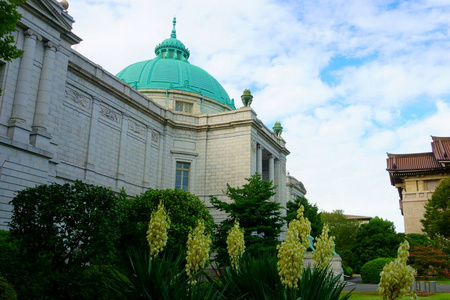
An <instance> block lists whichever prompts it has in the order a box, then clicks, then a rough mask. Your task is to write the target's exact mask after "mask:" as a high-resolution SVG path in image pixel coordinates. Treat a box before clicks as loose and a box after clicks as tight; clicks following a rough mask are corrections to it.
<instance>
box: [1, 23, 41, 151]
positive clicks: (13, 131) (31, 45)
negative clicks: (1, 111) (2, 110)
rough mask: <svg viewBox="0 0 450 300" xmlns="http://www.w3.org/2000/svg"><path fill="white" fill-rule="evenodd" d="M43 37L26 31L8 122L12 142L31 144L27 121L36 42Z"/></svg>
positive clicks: (29, 30)
mask: <svg viewBox="0 0 450 300" xmlns="http://www.w3.org/2000/svg"><path fill="white" fill-rule="evenodd" d="M38 40H39V41H40V40H42V38H41V36H40V35H39V34H37V33H35V32H34V31H33V30H31V29H28V30H26V31H25V41H24V49H23V50H24V54H23V55H22V58H21V61H20V67H19V75H18V78H17V85H16V93H15V98H14V103H13V107H12V113H11V117H10V119H9V121H8V136H9V138H11V139H12V140H15V141H18V142H21V143H25V144H28V143H29V142H30V131H31V127H30V125H31V124H30V120H27V107H28V102H29V94H30V85H31V78H32V73H33V62H34V57H35V53H36V42H37V41H38Z"/></svg>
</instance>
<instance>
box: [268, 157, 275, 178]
mask: <svg viewBox="0 0 450 300" xmlns="http://www.w3.org/2000/svg"><path fill="white" fill-rule="evenodd" d="M269 180H271V181H275V157H274V156H273V154H269ZM274 184H275V182H274Z"/></svg>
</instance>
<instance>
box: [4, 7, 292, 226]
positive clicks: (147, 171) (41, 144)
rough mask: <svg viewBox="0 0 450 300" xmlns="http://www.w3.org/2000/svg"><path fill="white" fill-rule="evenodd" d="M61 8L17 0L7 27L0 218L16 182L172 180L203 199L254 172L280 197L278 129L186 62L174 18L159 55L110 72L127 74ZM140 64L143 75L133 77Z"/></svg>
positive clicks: (132, 184) (145, 183) (282, 152)
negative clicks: (12, 27)
mask: <svg viewBox="0 0 450 300" xmlns="http://www.w3.org/2000/svg"><path fill="white" fill-rule="evenodd" d="M74 5H76V3H75V4H74ZM66 9H67V7H64V6H63V4H61V3H58V2H57V1H55V0H29V1H27V2H26V3H25V4H23V5H22V6H21V7H20V8H19V12H20V13H21V14H22V19H21V21H20V22H19V23H18V25H17V30H16V32H15V37H16V42H17V45H18V47H19V48H20V49H23V50H25V53H24V54H23V56H22V57H21V58H19V59H16V60H14V61H12V62H2V61H1V60H0V82H1V89H2V90H3V92H2V95H1V96H0V227H1V228H7V225H6V223H7V222H8V221H9V220H10V217H11V207H10V205H9V204H8V203H9V201H10V200H11V199H12V198H13V197H14V196H15V192H16V191H18V190H21V189H24V188H26V187H34V186H35V185H40V184H48V183H51V182H57V183H65V182H72V181H74V180H76V179H80V180H83V181H85V182H88V183H92V184H96V185H103V186H108V187H111V188H112V189H113V190H116V191H118V190H120V189H121V188H122V187H124V188H125V189H126V191H127V192H128V193H129V194H131V195H133V194H139V193H141V192H143V191H145V190H146V189H149V188H152V189H166V188H175V187H177V188H182V189H186V190H189V191H190V192H191V193H193V194H195V195H197V196H198V197H199V198H200V199H202V200H204V201H205V203H207V204H208V198H209V196H210V195H215V196H217V197H219V198H222V199H224V198H225V196H224V194H223V190H224V189H225V188H226V184H227V183H229V184H230V185H231V186H241V185H242V184H244V183H245V179H244V178H248V177H250V176H251V175H252V174H254V173H255V172H259V173H261V174H262V175H263V179H268V180H273V182H274V183H275V184H276V185H277V186H278V188H277V194H276V196H275V197H274V201H278V202H280V203H281V204H282V205H283V206H284V205H285V202H286V198H287V197H288V198H289V196H286V195H287V190H286V156H287V155H288V154H289V151H288V150H287V149H286V147H285V141H284V140H283V139H282V138H281V136H280V133H279V132H278V133H277V134H276V133H274V132H273V131H272V130H270V129H269V128H267V127H266V126H265V125H264V124H263V123H262V122H261V121H260V120H259V119H258V118H257V115H256V113H255V111H253V110H252V109H251V108H250V106H245V107H241V108H238V109H235V104H234V102H233V101H232V100H230V99H229V97H228V95H227V94H226V92H225V90H223V88H222V87H221V86H220V84H219V83H218V82H217V81H215V79H214V78H213V77H212V76H210V75H209V74H207V73H206V72H205V71H204V70H202V69H200V68H198V67H195V66H192V65H190V64H189V62H188V57H189V51H188V50H187V49H186V48H184V45H183V44H182V43H181V42H180V41H179V40H177V39H176V33H175V24H174V29H173V31H172V35H171V37H170V38H169V39H167V40H165V41H164V42H163V43H161V44H160V45H158V46H157V47H156V50H155V53H156V56H157V57H156V58H154V59H153V60H149V61H147V62H143V63H142V64H140V65H139V63H138V64H137V65H136V66H135V65H132V66H130V67H128V68H125V69H124V71H122V72H121V73H119V74H118V77H121V78H122V79H123V80H126V81H127V82H128V83H125V82H124V81H122V80H120V79H118V78H117V77H116V76H114V75H112V74H110V73H108V72H107V71H106V70H104V69H102V68H101V67H100V66H99V65H97V64H95V63H94V62H92V61H90V60H89V59H87V58H86V57H84V56H82V55H80V54H79V53H77V52H76V51H74V50H72V48H71V46H72V45H75V44H77V43H79V42H80V41H81V39H80V38H79V37H78V36H77V35H75V34H74V33H73V32H72V23H73V22H74V20H73V19H72V17H71V16H70V15H69V14H68V12H67V10H66ZM174 66H177V68H176V70H178V71H176V75H177V76H175V77H173V74H172V73H171V72H174V70H175V69H174ZM139 67H141V69H139V70H140V71H141V73H142V72H147V73H146V74H147V75H148V76H147V81H146V80H145V78H143V77H142V78H141V77H139V76H138V77H137V78H134V79H133V76H134V75H136V74H137V73H136V72H135V73H133V70H134V71H136V68H139ZM130 70H131V71H130ZM133 74H134V75H133ZM127 76H128V77H127ZM174 78H177V80H178V81H176V82H175V81H173V80H175V79H174ZM158 82H159V84H156V83H158ZM146 84H147V85H146ZM138 90H139V91H138ZM216 218H219V219H220V217H219V216H217V215H216Z"/></svg>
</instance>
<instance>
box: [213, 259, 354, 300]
mask: <svg viewBox="0 0 450 300" xmlns="http://www.w3.org/2000/svg"><path fill="white" fill-rule="evenodd" d="M239 266H240V267H239V269H235V268H232V267H231V266H223V267H222V268H221V269H219V270H217V272H218V273H219V277H218V279H217V280H216V281H215V284H216V285H218V287H221V288H222V289H224V290H222V291H221V293H223V296H224V298H223V299H249V300H253V299H255V300H256V299H258V300H272V299H286V300H346V299H349V298H350V296H351V294H350V293H349V294H346V295H344V296H341V295H340V294H341V292H342V290H343V289H344V287H345V282H341V281H340V277H341V275H340V274H339V275H335V274H334V273H333V272H332V270H331V269H330V268H329V267H325V268H323V269H319V268H316V267H311V268H303V269H302V271H301V279H300V281H299V282H298V287H297V288H295V289H286V288H285V286H284V285H283V284H282V283H281V280H280V277H279V276H278V271H277V258H276V256H275V255H274V254H269V253H265V254H261V255H260V256H258V257H253V258H252V257H250V256H249V255H244V256H243V257H242V258H241V260H240V261H239Z"/></svg>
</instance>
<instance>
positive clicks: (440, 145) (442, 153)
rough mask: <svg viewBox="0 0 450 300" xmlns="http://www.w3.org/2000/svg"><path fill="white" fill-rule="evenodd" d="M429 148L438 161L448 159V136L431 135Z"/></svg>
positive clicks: (449, 142)
mask: <svg viewBox="0 0 450 300" xmlns="http://www.w3.org/2000/svg"><path fill="white" fill-rule="evenodd" d="M431 138H432V139H433V142H431V149H432V150H433V153H434V156H435V157H436V159H437V160H439V161H450V137H436V136H432V137H431Z"/></svg>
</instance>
